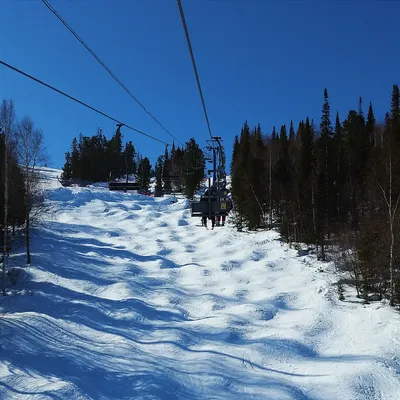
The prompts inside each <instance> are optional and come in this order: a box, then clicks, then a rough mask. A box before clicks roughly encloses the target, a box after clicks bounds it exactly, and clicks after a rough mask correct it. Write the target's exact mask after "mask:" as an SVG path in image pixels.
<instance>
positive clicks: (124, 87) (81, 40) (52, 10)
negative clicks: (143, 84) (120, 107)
mask: <svg viewBox="0 0 400 400" xmlns="http://www.w3.org/2000/svg"><path fill="white" fill-rule="evenodd" d="M42 2H43V3H44V5H45V6H46V7H47V8H48V9H49V10H50V11H51V12H52V13H53V14H54V15H55V16H56V17H57V18H58V19H59V20H60V21H61V22H62V24H63V25H64V26H65V27H66V28H67V29H68V30H69V31H70V32H71V33H72V34H73V35H74V36H75V38H76V39H77V40H78V41H79V42H80V43H81V44H82V45H83V46H84V47H85V48H86V49H87V50H88V51H89V53H90V54H92V56H93V57H94V58H95V59H96V60H97V62H98V63H99V64H100V65H101V66H102V67H103V68H104V69H105V70H106V71H107V72H108V73H109V74H110V75H111V77H112V78H113V79H114V80H115V81H117V82H118V83H119V84H120V85H121V86H122V88H123V89H124V90H125V91H126V92H127V93H128V95H129V96H130V97H132V98H133V99H134V100H135V101H136V102H137V103H138V104H139V105H140V106H141V107H142V109H143V110H144V111H145V112H146V113H147V114H148V115H149V116H150V117H151V118H152V119H153V120H154V121H155V122H156V123H157V124H158V125H159V126H160V127H161V128H162V129H163V130H164V131H165V132H167V133H168V134H169V135H170V136H171V137H172V138H173V139H174V140H176V141H177V142H178V143H180V144H181V145H183V143H182V142H181V141H180V140H179V139H178V138H176V137H175V136H174V135H173V134H172V133H171V132H170V131H169V130H168V129H167V128H165V127H164V125H162V124H161V122H159V121H158V120H157V118H156V117H155V116H154V115H153V114H152V113H151V112H150V111H149V110H148V109H147V108H146V107H145V106H144V105H143V104H142V103H141V102H140V101H139V100H138V98H137V97H136V96H135V95H134V94H133V93H132V92H131V91H130V90H129V89H128V88H127V87H126V86H125V85H124V84H123V83H122V82H121V80H120V79H118V77H117V76H116V75H115V74H114V73H113V72H112V71H111V70H110V68H108V67H107V65H106V64H105V63H104V62H103V61H102V60H101V59H100V58H99V57H98V56H97V54H96V53H95V52H94V51H93V50H92V49H91V48H90V47H89V46H88V45H87V44H86V43H85V42H84V40H83V39H82V38H81V37H80V36H79V35H78V34H77V33H76V32H75V31H74V30H73V29H72V27H71V26H70V25H69V24H68V22H67V21H66V20H65V19H64V18H63V17H62V16H61V15H60V14H59V13H58V12H57V10H55V9H54V7H53V6H52V5H51V4H50V3H49V2H48V1H47V0H42Z"/></svg>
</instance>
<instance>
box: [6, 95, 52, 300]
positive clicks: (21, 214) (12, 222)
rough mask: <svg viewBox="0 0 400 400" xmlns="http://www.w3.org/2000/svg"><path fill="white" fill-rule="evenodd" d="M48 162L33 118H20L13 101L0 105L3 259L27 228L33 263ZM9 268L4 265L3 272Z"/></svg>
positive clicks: (29, 254) (28, 255)
mask: <svg viewBox="0 0 400 400" xmlns="http://www.w3.org/2000/svg"><path fill="white" fill-rule="evenodd" d="M44 162H45V155H44V150H43V133H42V131H41V130H40V129H37V128H36V127H35V124H34V122H33V121H32V119H31V118H30V117H27V116H25V117H23V118H17V116H16V111H15V106H14V102H13V101H12V100H3V101H2V102H1V105H0V210H1V211H0V213H1V215H0V241H1V243H0V253H1V254H2V255H1V257H0V258H5V259H6V258H7V257H6V256H7V255H8V254H9V253H10V252H11V250H12V244H13V239H15V237H16V234H17V233H18V232H19V231H20V229H19V228H23V232H24V235H25V244H26V259H27V263H28V264H30V263H31V251H30V234H31V228H32V226H33V224H34V223H35V222H36V221H37V220H38V218H39V217H40V214H41V211H42V210H43V207H42V206H43V194H42V191H41V190H40V185H39V175H38V171H37V167H38V166H39V165H40V164H41V163H44ZM5 265H6V262H3V266H2V268H3V270H4V269H5ZM3 283H4V281H3ZM3 289H4V287H3ZM3 294H4V291H3Z"/></svg>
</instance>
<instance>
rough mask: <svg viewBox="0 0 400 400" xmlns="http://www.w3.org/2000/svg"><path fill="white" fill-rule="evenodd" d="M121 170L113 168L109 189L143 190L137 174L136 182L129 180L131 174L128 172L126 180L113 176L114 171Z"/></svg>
mask: <svg viewBox="0 0 400 400" xmlns="http://www.w3.org/2000/svg"><path fill="white" fill-rule="evenodd" d="M117 171H121V170H113V171H111V172H110V176H109V181H108V189H109V190H121V191H124V192H127V191H128V190H141V187H140V183H139V182H138V178H137V177H136V176H135V181H134V182H129V174H126V181H125V182H122V181H119V180H116V179H114V178H113V173H114V172H117Z"/></svg>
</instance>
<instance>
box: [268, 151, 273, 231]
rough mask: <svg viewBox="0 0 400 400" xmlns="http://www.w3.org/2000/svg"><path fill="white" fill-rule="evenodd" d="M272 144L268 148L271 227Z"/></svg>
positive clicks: (270, 218) (270, 221) (270, 216)
mask: <svg viewBox="0 0 400 400" xmlns="http://www.w3.org/2000/svg"><path fill="white" fill-rule="evenodd" d="M271 146H272V144H270V148H269V225H270V227H272V150H271Z"/></svg>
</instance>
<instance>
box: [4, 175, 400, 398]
mask: <svg viewBox="0 0 400 400" xmlns="http://www.w3.org/2000/svg"><path fill="white" fill-rule="evenodd" d="M60 172H61V171H58V170H53V169H50V168H43V171H42V173H43V187H44V190H46V192H47V195H48V203H49V209H50V210H51V212H50V213H49V214H48V216H47V218H46V220H45V221H44V223H43V224H42V226H41V228H40V229H38V230H37V231H36V232H35V233H34V236H33V243H32V249H33V254H32V258H33V264H32V265H31V266H30V267H27V268H26V269H25V270H26V274H25V277H24V279H23V280H22V281H20V282H18V284H17V285H16V286H11V289H10V290H9V296H7V297H6V298H2V299H1V303H0V304H1V310H2V318H1V321H0V329H1V352H0V354H1V357H0V397H1V399H115V400H116V399H119V400H121V399H146V400H147V399H327V400H328V399H329V400H331V399H352V400H353V399H385V400H386V399H398V398H399V393H400V380H399V372H400V347H399V344H400V339H399V332H400V317H399V314H398V313H397V312H396V311H395V310H394V309H392V308H390V307H389V306H388V305H387V304H385V303H384V302H376V303H372V304H371V305H363V304H362V303H361V302H360V300H358V299H357V298H356V297H355V296H354V291H353V290H352V289H351V288H346V291H345V298H346V300H345V301H343V302H342V301H340V300H339V299H338V295H337V290H336V285H335V284H336V282H337V280H338V279H339V278H340V276H339V274H338V273H337V272H336V271H335V268H334V266H333V265H332V264H330V263H324V264H323V263H320V262H318V261H316V259H315V256H314V255H313V254H309V255H299V252H298V251H296V250H294V249H291V248H289V246H288V245H286V244H285V243H283V242H282V241H281V240H280V238H279V235H278V233H276V232H274V231H268V232H257V233H238V232H235V230H234V229H233V228H231V227H230V226H225V227H224V228H216V229H214V230H209V231H206V230H205V229H204V228H202V227H201V226H200V220H199V219H196V218H191V217H190V212H189V210H188V203H187V201H186V200H183V199H179V200H178V202H177V203H174V204H170V199H169V198H168V197H165V198H153V197H146V196H142V195H138V194H132V193H120V192H110V191H108V190H107V189H106V188H105V187H104V186H102V185H94V186H89V187H85V188H79V187H70V188H63V187H61V185H60V184H59V182H58V181H57V179H56V176H57V175H60ZM22 251H23V249H22V250H21V254H18V255H17V256H16V257H14V258H13V259H12V260H10V266H23V262H24V258H23V254H22Z"/></svg>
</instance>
